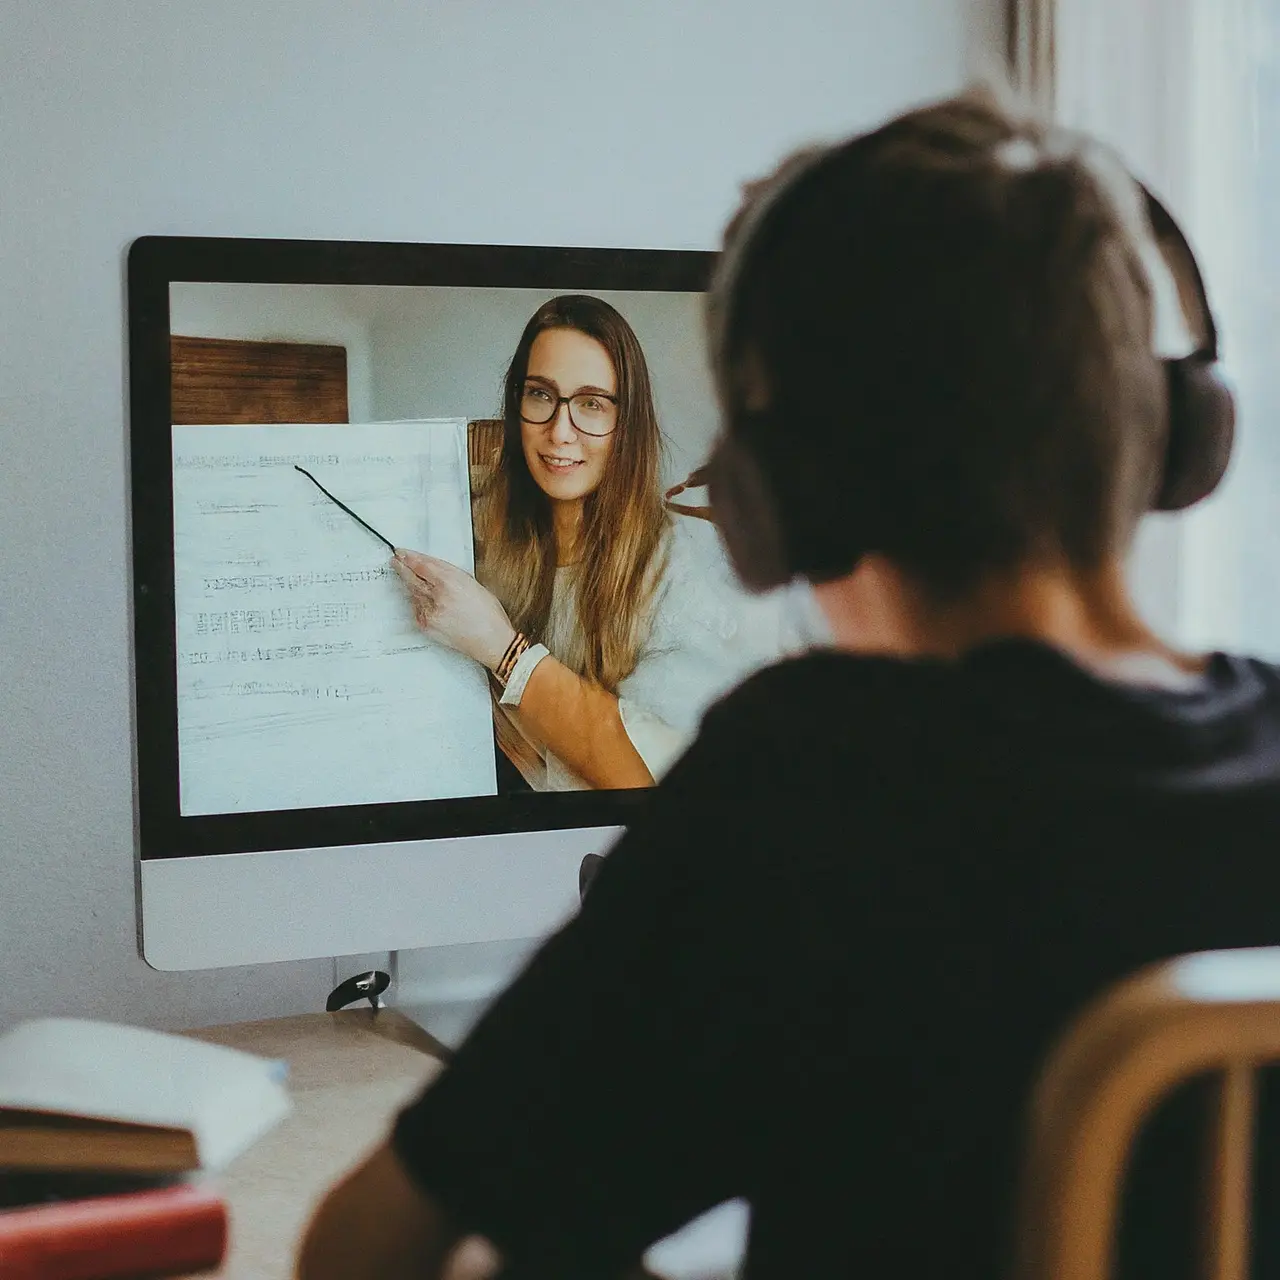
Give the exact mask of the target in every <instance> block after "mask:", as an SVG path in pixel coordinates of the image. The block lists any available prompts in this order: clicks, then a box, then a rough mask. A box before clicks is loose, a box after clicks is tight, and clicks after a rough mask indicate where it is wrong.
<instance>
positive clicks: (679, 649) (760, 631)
mask: <svg viewBox="0 0 1280 1280" xmlns="http://www.w3.org/2000/svg"><path fill="white" fill-rule="evenodd" d="M665 551H666V562H665V567H664V571H663V574H662V577H661V579H660V580H659V582H658V584H657V587H656V589H655V591H654V598H653V603H652V605H651V607H650V615H649V621H648V635H647V637H646V639H645V641H644V643H643V645H642V646H641V650H640V655H639V659H638V661H637V662H636V666H635V669H634V670H633V671H632V672H631V674H630V675H629V676H627V677H626V678H625V679H624V680H622V681H621V682H620V684H619V686H618V712H619V715H620V717H621V720H622V725H623V728H624V729H625V730H626V733H627V736H628V738H630V739H631V743H632V745H633V746H634V747H635V749H636V752H637V753H638V754H639V756H640V758H641V759H642V760H643V761H644V763H645V766H646V767H647V768H648V770H649V772H650V774H652V775H653V778H654V780H655V781H656V780H658V779H659V778H661V777H662V776H663V774H665V773H666V771H667V770H668V769H669V768H670V767H671V765H672V764H673V763H674V762H675V761H676V760H677V759H678V758H679V757H680V756H681V755H682V754H683V753H684V751H685V749H686V748H687V747H688V745H689V743H690V742H691V741H692V740H693V738H694V736H695V734H696V733H697V731H698V726H699V724H700V723H701V720H702V717H703V714H704V713H705V712H706V710H707V709H708V707H709V706H710V705H711V704H712V703H713V702H715V701H716V700H717V699H718V698H720V697H721V696H722V695H724V694H725V693H727V692H728V691H729V690H730V689H732V688H733V687H734V686H735V685H737V684H739V683H740V682H741V681H742V680H743V679H745V678H746V677H747V676H748V675H750V674H751V673H752V672H754V671H756V670H758V669H759V668H761V667H764V666H767V665H768V664H769V663H771V662H774V661H776V660H777V659H779V658H780V657H782V656H784V655H786V654H788V653H793V652H797V651H799V650H800V649H801V648H803V647H804V643H803V638H802V635H801V631H800V628H799V626H798V625H797V623H796V622H795V620H793V619H792V618H791V617H790V616H789V611H788V609H787V608H786V593H785V592H772V593H769V594H767V595H760V596H756V595H752V594H750V593H749V592H747V591H746V590H745V589H744V588H743V587H741V586H740V585H739V584H738V582H737V580H736V579H735V577H734V574H733V570H732V568H731V567H730V565H729V562H728V558H727V557H726V555H725V553H724V549H723V547H722V546H721V544H720V539H719V535H718V534H717V533H716V530H715V527H714V526H713V525H711V524H710V523H708V522H707V521H705V520H697V519H691V518H689V517H686V516H673V517H672V521H671V524H670V531H669V534H668V538H667V545H666V548H665ZM575 599H576V597H575V591H574V569H573V567H572V566H567V567H563V568H560V569H557V570H556V579H555V588H554V593H553V596H552V604H551V615H550V618H549V620H548V625H547V633H546V635H545V636H544V637H543V642H544V644H545V645H546V649H547V650H548V651H550V653H552V654H561V653H566V652H569V651H570V650H571V648H572V647H573V646H572V643H571V637H572V636H573V635H574V630H575V627H576V625H577V610H576V603H575ZM539 656H540V655H538V654H535V653H534V652H533V651H532V650H531V651H530V652H529V653H528V654H526V658H527V659H529V661H528V662H527V663H522V664H521V667H522V668H523V669H517V671H515V672H513V673H512V678H511V680H510V682H509V683H508V686H507V689H506V690H505V692H504V693H503V696H502V699H501V702H500V704H499V707H497V708H495V711H496V712H497V713H498V714H503V713H505V714H506V715H507V717H508V719H509V721H510V723H511V724H512V725H513V726H514V727H515V728H516V729H517V730H519V728H520V724H519V713H518V711H516V707H517V706H518V704H519V701H520V696H521V694H522V693H523V690H524V685H525V682H526V681H527V680H528V677H529V674H530V672H531V671H532V670H533V668H534V667H535V666H536V665H537V659H538V657H539ZM521 736H522V737H524V738H525V740H526V742H527V743H528V745H529V746H531V747H533V748H534V750H533V752H530V753H525V754H527V755H529V756H530V757H531V758H530V760H529V761H528V762H527V763H522V764H521V765H520V768H521V772H522V773H523V774H524V775H525V779H526V781H527V782H528V783H529V785H530V786H531V787H532V788H533V789H534V790H535V791H578V790H586V789H588V787H589V784H588V783H586V782H584V781H583V780H582V779H581V778H580V777H578V776H577V775H576V774H575V773H574V772H573V771H572V770H571V769H569V767H568V766H567V765H565V764H564V763H563V762H562V761H561V760H559V759H558V758H557V757H556V756H555V755H554V754H553V753H552V752H550V751H547V750H546V749H545V748H543V747H541V746H540V745H539V744H537V743H534V742H533V741H532V739H530V738H529V737H528V735H526V734H524V733H523V732H522V733H521ZM535 760H536V761H537V763H535Z"/></svg>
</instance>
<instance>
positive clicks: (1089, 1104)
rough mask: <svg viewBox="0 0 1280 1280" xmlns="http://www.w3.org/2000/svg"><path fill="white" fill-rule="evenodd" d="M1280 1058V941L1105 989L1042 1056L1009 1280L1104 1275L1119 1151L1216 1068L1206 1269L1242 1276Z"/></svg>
mask: <svg viewBox="0 0 1280 1280" xmlns="http://www.w3.org/2000/svg"><path fill="white" fill-rule="evenodd" d="M1276 1062H1280V947H1264V948H1254V949H1248V950H1239V951H1214V952H1203V953H1200V954H1198V955H1188V956H1183V957H1180V958H1178V959H1175V960H1171V961H1167V962H1165V963H1162V964H1159V965H1156V966H1154V967H1152V968H1150V969H1146V970H1144V971H1142V972H1140V973H1138V974H1136V975H1134V976H1133V977H1131V978H1129V979H1127V980H1126V981H1124V982H1121V983H1120V984H1118V985H1117V986H1116V987H1114V988H1112V989H1111V990H1110V991H1108V992H1107V993H1105V994H1104V995H1103V996H1102V997H1101V998H1100V999H1099V1000H1097V1001H1096V1002H1095V1003H1094V1004H1093V1005H1092V1006H1091V1007H1089V1008H1087V1009H1086V1010H1085V1011H1084V1013H1083V1014H1081V1015H1080V1017H1079V1018H1078V1019H1077V1020H1076V1021H1075V1023H1074V1024H1073V1025H1072V1026H1071V1027H1070V1028H1069V1029H1068V1031H1067V1032H1066V1034H1065V1035H1064V1036H1063V1038H1062V1039H1061V1040H1060V1041H1059V1043H1058V1045H1057V1046H1056V1048H1055V1049H1054V1050H1053V1051H1052V1052H1051V1054H1050V1056H1049V1058H1048V1060H1047V1062H1046V1065H1045V1068H1044V1071H1043V1073H1042V1075H1041V1077H1040V1080H1039V1082H1038V1085H1037V1087H1036V1090H1035V1092H1034V1095H1033V1098H1032V1104H1031V1115H1030V1128H1029V1133H1028V1141H1027V1151H1026V1166H1025V1170H1024V1176H1023V1182H1022V1187H1021V1190H1022V1196H1023V1199H1022V1204H1021V1206H1020V1212H1019V1215H1018V1239H1017V1248H1016V1261H1015V1280H1110V1276H1111V1274H1112V1272H1113V1267H1114V1254H1115V1241H1116V1235H1117V1226H1118V1221H1117V1219H1118V1206H1119V1203H1120V1193H1121V1188H1122V1184H1123V1179H1124V1174H1125V1169H1126V1163H1127V1158H1128V1155H1129V1152H1130V1149H1131V1147H1132V1144H1133V1142H1134V1139H1135V1137H1136V1136H1137V1133H1138V1130H1139V1128H1140V1126H1141V1124H1142V1122H1143V1121H1144V1120H1145V1119H1146V1118H1147V1117H1148V1116H1149V1115H1150V1114H1151V1112H1152V1111H1153V1110H1154V1109H1155V1107H1156V1106H1157V1104H1158V1103H1160V1102H1161V1101H1162V1100H1163V1099H1164V1098H1166V1097H1167V1096H1168V1095H1169V1094H1170V1093H1171V1092H1172V1091H1173V1090H1174V1089H1175V1088H1176V1087H1177V1086H1178V1085H1180V1084H1182V1083H1183V1082H1185V1081H1188V1080H1190V1079H1192V1078H1194V1077H1198V1076H1204V1075H1207V1074H1211V1075H1212V1076H1213V1079H1214V1085H1215V1090H1216V1092H1215V1106H1214V1109H1213V1115H1212V1119H1211V1125H1212V1133H1211V1135H1210V1138H1211V1141H1210V1144H1209V1152H1210V1168H1209V1170H1208V1175H1209V1176H1208V1179H1207V1182H1206V1194H1205V1196H1204V1200H1203V1206H1202V1207H1203V1220H1202V1223H1201V1227H1202V1240H1203V1242H1204V1246H1203V1247H1204V1252H1203V1258H1202V1259H1201V1262H1202V1269H1201V1274H1202V1275H1203V1276H1204V1277H1205V1280H1245V1278H1246V1277H1247V1275H1248V1273H1249V1260H1250V1248H1249V1236H1250V1222H1249V1210H1250V1199H1251V1193H1252V1168H1251V1163H1252V1152H1253V1131H1254V1112H1255V1107H1256V1097H1257V1071H1258V1069H1259V1068H1260V1067H1263V1066H1266V1065H1269V1064H1271V1063H1276Z"/></svg>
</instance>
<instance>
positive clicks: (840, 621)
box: [815, 557, 1204, 682]
mask: <svg viewBox="0 0 1280 1280" xmlns="http://www.w3.org/2000/svg"><path fill="white" fill-rule="evenodd" d="M815 595H816V596H817V599H818V602H819V604H820V605H821V607H822V610H823V613H824V614H825V615H826V617H827V621H828V624H829V626H830V628H831V633H832V638H833V641H834V643H835V645H836V647H838V648H843V649H847V650H850V651H853V652H857V653H880V654H885V655H891V656H897V657H904V658H911V657H935V658H957V657H959V656H961V655H962V654H964V653H967V652H968V651H969V650H972V649H975V648H977V647H979V646H980V645H983V644H986V643H989V642H991V641H995V640H1001V639H1027V640H1036V641H1039V642H1041V643H1043V644H1047V645H1050V646H1052V647H1054V648H1056V649H1059V650H1060V651H1062V652H1064V653H1066V654H1067V655H1068V656H1069V657H1071V658H1073V659H1074V660H1075V661H1077V662H1078V663H1079V664H1080V665H1082V666H1085V667H1090V668H1093V669H1095V670H1098V671H1100V672H1102V673H1104V674H1117V675H1119V676H1120V677H1121V678H1133V677H1135V675H1136V677H1137V678H1143V677H1144V673H1145V675H1147V676H1150V677H1151V678H1154V679H1156V680H1160V679H1161V678H1162V673H1163V674H1167V675H1168V676H1169V678H1170V680H1171V681H1175V682H1176V681H1177V680H1178V679H1180V678H1182V679H1185V677H1186V676H1187V675H1191V674H1197V673H1199V672H1200V671H1201V670H1202V669H1203V666H1204V659H1203V657H1199V656H1192V655H1188V654H1184V653H1180V652H1178V651H1176V650H1175V649H1173V648H1172V647H1171V646H1169V645H1167V644H1166V643H1165V642H1164V641H1163V640H1161V639H1160V638H1159V637H1158V636H1157V635H1156V634H1155V633H1154V632H1153V631H1152V630H1151V629H1150V628H1149V627H1148V626H1147V625H1146V624H1145V623H1144V622H1143V621H1142V619H1141V618H1140V617H1139V615H1138V611H1137V609H1136V608H1135V607H1134V605H1133V602H1132V600H1131V599H1130V597H1129V593H1128V591H1127V589H1126V587H1125V584H1124V575H1123V569H1122V566H1121V565H1120V563H1119V562H1118V561H1110V562H1108V563H1107V564H1105V565H1104V566H1103V567H1102V568H1100V569H1098V570H1094V571H1089V572H1081V571H1078V570H1074V569H1071V568H1069V567H1059V566H1031V567H1025V568H1022V569H1020V570H1017V571H1015V572H1012V573H1008V574H1000V575H995V576H992V577H991V578H989V579H988V580H986V581H985V582H983V583H982V584H981V585H980V586H979V587H978V588H977V589H976V590H974V591H972V592H970V593H969V594H967V595H966V596H964V597H963V598H962V599H959V600H956V601H953V602H947V603H937V602H935V601H934V600H931V599H930V597H929V595H928V593H926V592H924V591H923V590H921V589H919V588H917V587H916V586H915V585H914V584H913V583H912V582H911V580H910V579H909V578H908V576H907V575H906V574H904V573H903V572H902V571H901V570H899V569H897V568H896V566H894V565H892V564H891V563H889V562H888V561H885V560H883V559H882V558H878V557H872V558H870V559H869V560H868V561H867V562H866V563H864V564H863V565H861V566H859V568H858V569H857V570H855V572H854V573H852V574H850V575H849V576H848V577H846V578H842V579H840V580H838V581H836V582H830V583H824V584H820V585H818V586H817V587H815Z"/></svg>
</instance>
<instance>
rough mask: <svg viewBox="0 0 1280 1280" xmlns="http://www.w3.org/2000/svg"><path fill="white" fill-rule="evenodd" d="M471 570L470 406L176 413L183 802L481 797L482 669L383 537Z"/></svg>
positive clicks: (213, 807) (230, 807)
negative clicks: (209, 420) (373, 412)
mask: <svg viewBox="0 0 1280 1280" xmlns="http://www.w3.org/2000/svg"><path fill="white" fill-rule="evenodd" d="M295 464H296V465H297V466H302V467H306V469H307V470H308V471H310V472H311V473H312V475H314V476H315V478H316V479H317V480H318V481H319V482H320V483H321V484H322V485H324V487H325V488H326V489H328V490H329V491H330V492H331V493H332V494H333V495H334V496H335V497H337V498H340V499H341V500H342V501H343V502H344V503H346V505H347V506H349V507H350V508H351V509H352V510H353V511H355V512H357V513H358V514H359V515H360V516H361V517H362V518H363V519H364V520H367V521H368V522H369V523H370V524H371V525H373V527H374V528H375V529H377V530H379V532H381V533H382V534H384V535H385V536H386V537H387V538H389V539H390V540H391V541H392V542H393V543H395V544H396V545H397V546H401V547H406V548H410V549H412V550H416V551H423V552H426V553H427V554H429V555H434V556H438V557H439V558H440V559H442V560H448V561H449V562H451V563H452V564H456V565H459V566H461V567H462V568H464V569H466V570H467V571H468V572H473V571H474V549H473V541H472V530H471V506H470V489H469V480H468V468H467V437H466V421H465V420H464V419H461V418H448V419H432V420H427V421H419V422H395V423H370V424H366V425H351V424H345V423H344V424H341V425H334V426H314V425H307V426H292V425H288V426H283V425H272V426H239V425H236V426H176V427H174V428H173V534H174V591H175V595H174V606H175V615H176V633H177V656H178V668H177V675H178V759H179V779H180V808H181V812H182V813H183V814H185V815H192V814H209V813H232V812H254V811H260V810H273V809H297V808H311V807H322V806H329V805H350V804H383V803H391V802H396V801H405V800H436V799H442V798H446V797H451V796H475V795H494V794H496V792H497V779H496V773H495V762H494V743H493V722H492V710H491V705H490V700H489V690H488V685H487V680H486V677H485V674H484V672H483V670H482V669H481V668H480V667H479V666H478V665H477V664H476V663H475V662H473V661H471V660H470V659H469V658H466V657H464V656H463V655H461V654H459V653H455V652H453V651H452V650H449V649H447V648H445V647H444V646H442V645H440V644H437V643H435V642H433V641H431V640H429V639H427V638H426V637H425V636H424V635H423V634H422V632H421V631H420V630H419V629H418V627H417V626H416V624H415V623H414V620H413V615H412V612H411V610H410V608H409V603H408V597H407V594H406V592H405V589H404V585H403V584H402V583H401V582H400V579H399V578H398V577H397V576H396V574H395V572H394V571H393V570H392V569H391V568H390V567H389V562H390V557H391V553H390V551H388V550H387V548H386V547H385V546H384V545H383V544H382V543H381V542H379V541H378V539H377V538H375V537H374V536H373V535H372V534H371V533H369V532H368V531H367V530H366V529H363V528H361V526H360V525H359V524H357V523H356V521H354V520H353V519H352V518H351V517H350V516H349V515H347V514H346V513H345V512H344V511H343V510H342V509H341V508H339V507H337V506H335V505H334V504H333V503H332V502H331V501H330V500H329V499H328V498H326V497H325V496H324V494H323V493H321V492H320V490H319V489H317V488H316V486H315V485H314V484H312V483H311V481H310V480H308V479H307V477H306V476H304V475H302V474H301V472H299V471H297V470H296V469H295Z"/></svg>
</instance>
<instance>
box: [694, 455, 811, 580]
mask: <svg viewBox="0 0 1280 1280" xmlns="http://www.w3.org/2000/svg"><path fill="white" fill-rule="evenodd" d="M706 476H707V494H708V497H709V498H710V500H711V510H712V514H713V518H714V520H715V523H716V525H717V526H718V527H719V529H720V536H721V537H722V538H723V540H724V544H725V547H726V549H727V550H728V552H729V559H730V561H731V562H732V564H733V568H734V572H735V573H736V574H737V575H738V577H739V578H740V579H741V580H742V582H743V585H744V586H746V587H748V588H750V589H751V590H752V591H768V590H769V589H771V588H772V587H780V586H782V585H784V584H785V583H787V582H790V581H791V577H792V573H791V569H790V565H789V562H788V556H787V549H786V545H785V537H784V534H783V529H782V523H781V520H780V512H779V510H778V502H777V498H776V496H775V495H774V492H773V487H772V486H771V485H770V483H769V478H768V477H767V476H766V475H765V473H764V469H763V468H762V467H761V465H760V462H759V460H758V459H757V458H756V456H755V454H754V453H753V452H752V450H751V449H750V448H749V447H748V446H747V445H746V444H744V443H743V442H742V441H741V440H737V439H735V438H734V437H732V436H729V435H724V436H722V437H721V439H720V442H719V444H717V446H716V449H715V453H714V454H713V455H712V458H711V461H710V462H709V463H708V464H707V468H706Z"/></svg>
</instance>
